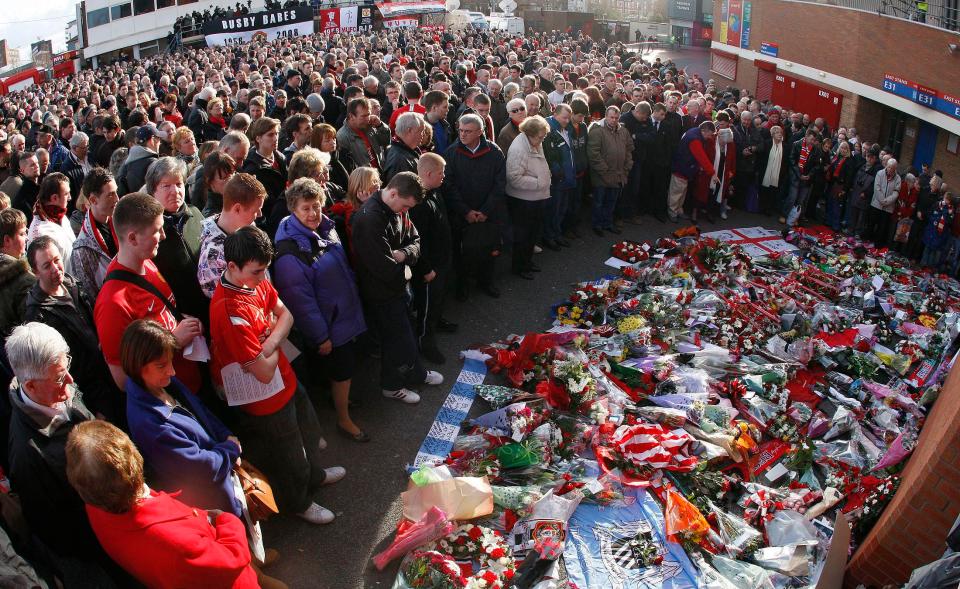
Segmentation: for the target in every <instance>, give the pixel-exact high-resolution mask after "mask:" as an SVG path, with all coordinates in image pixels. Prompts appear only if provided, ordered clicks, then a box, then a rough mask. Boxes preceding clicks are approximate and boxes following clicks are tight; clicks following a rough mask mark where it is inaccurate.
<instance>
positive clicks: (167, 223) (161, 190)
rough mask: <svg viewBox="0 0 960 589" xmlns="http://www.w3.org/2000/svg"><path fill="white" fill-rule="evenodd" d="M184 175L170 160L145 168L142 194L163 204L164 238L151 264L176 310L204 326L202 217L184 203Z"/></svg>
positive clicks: (175, 161)
mask: <svg viewBox="0 0 960 589" xmlns="http://www.w3.org/2000/svg"><path fill="white" fill-rule="evenodd" d="M186 172H187V166H186V164H184V163H183V162H182V161H181V160H179V159H177V158H173V157H162V158H160V159H158V160H157V161H155V162H153V163H152V164H150V167H149V168H147V175H146V182H145V184H144V192H146V193H147V194H149V195H151V196H153V197H154V198H155V199H157V201H158V202H159V203H160V204H161V205H163V232H164V238H163V240H162V241H160V245H159V247H158V248H157V255H156V257H155V258H154V260H153V261H154V263H155V264H156V265H157V270H159V271H160V274H161V275H162V276H163V277H164V278H165V279H166V280H167V282H168V283H169V284H170V289H171V290H172V291H173V296H174V299H175V300H176V301H177V309H178V310H179V311H180V312H181V313H183V314H184V315H190V316H191V317H196V318H198V319H200V321H201V322H202V323H203V324H204V325H206V324H207V318H208V317H209V315H210V300H209V299H208V298H207V297H206V296H205V295H204V294H203V291H201V290H200V283H198V282H197V266H198V265H199V263H200V232H201V230H202V225H203V214H202V213H201V212H200V209H198V208H197V207H195V206H192V205H188V204H186V202H185V200H184V192H185V189H184V183H185V182H186Z"/></svg>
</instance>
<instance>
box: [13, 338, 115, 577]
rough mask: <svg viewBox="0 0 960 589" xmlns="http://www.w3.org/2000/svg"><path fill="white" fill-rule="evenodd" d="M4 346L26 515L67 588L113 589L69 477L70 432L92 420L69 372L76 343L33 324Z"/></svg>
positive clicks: (18, 483) (16, 470)
mask: <svg viewBox="0 0 960 589" xmlns="http://www.w3.org/2000/svg"><path fill="white" fill-rule="evenodd" d="M5 349H6V353H7V359H8V361H9V362H10V366H11V367H12V368H13V373H14V375H15V376H16V379H15V380H14V381H13V383H12V384H11V386H10V404H11V406H12V412H13V413H12V415H11V417H10V448H9V453H10V485H11V487H12V489H13V490H14V491H16V492H17V494H18V495H19V496H20V501H21V504H22V507H23V516H24V518H25V519H26V521H27V523H28V524H29V525H30V530H31V532H32V534H33V535H34V536H35V538H36V540H37V542H38V543H39V544H40V545H41V546H42V548H43V552H45V553H46V555H47V556H49V557H50V560H51V561H52V563H53V565H54V567H55V569H56V573H57V576H58V577H60V578H61V580H62V581H63V584H64V585H65V586H68V587H70V586H78V587H80V586H82V587H115V586H117V585H118V583H117V582H116V581H115V580H114V579H111V578H110V576H109V575H107V573H105V572H104V568H103V565H106V566H110V565H109V558H107V556H106V555H105V554H104V553H103V551H102V549H101V548H100V544H99V542H97V538H96V536H94V534H93V531H92V530H91V529H90V524H89V523H88V521H87V516H86V513H85V512H84V507H83V501H82V500H81V499H80V497H79V496H78V495H77V493H76V492H75V491H74V490H73V488H72V487H71V486H70V484H69V483H68V482H67V474H66V462H65V460H64V448H65V446H66V442H67V436H68V435H69V434H70V432H71V431H72V430H73V428H74V427H75V426H76V425H77V424H78V423H82V422H84V421H88V420H91V419H93V415H92V414H91V413H90V411H89V410H88V409H87V408H86V406H85V405H84V404H83V400H82V395H81V394H80V391H79V390H77V387H76V386H75V385H74V382H73V377H72V376H71V375H70V361H71V359H70V348H69V347H68V346H67V342H66V341H65V340H64V339H63V336H62V335H60V333H59V332H57V330H56V329H54V328H53V327H50V326H49V325H44V324H42V323H36V322H34V323H27V324H25V325H21V326H19V327H17V328H16V329H14V330H13V332H12V333H11V334H10V337H9V338H7V342H6V346H5ZM111 569H113V567H111ZM121 586H123V585H121Z"/></svg>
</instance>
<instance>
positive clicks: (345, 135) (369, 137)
mask: <svg viewBox="0 0 960 589" xmlns="http://www.w3.org/2000/svg"><path fill="white" fill-rule="evenodd" d="M389 142H390V128H389V127H387V126H386V125H385V124H383V123H382V122H381V121H380V118H379V117H376V116H373V115H371V114H370V102H369V100H367V99H366V98H355V99H353V100H351V101H350V103H349V104H348V105H347V119H346V124H345V125H344V126H343V127H341V128H340V130H339V131H337V145H338V146H339V149H340V153H341V157H340V160H341V161H352V162H353V163H354V164H355V166H370V167H371V168H377V169H378V170H379V169H382V167H383V157H384V153H383V150H384V147H385V146H386V145H387V144H388V143H389ZM344 156H347V157H344Z"/></svg>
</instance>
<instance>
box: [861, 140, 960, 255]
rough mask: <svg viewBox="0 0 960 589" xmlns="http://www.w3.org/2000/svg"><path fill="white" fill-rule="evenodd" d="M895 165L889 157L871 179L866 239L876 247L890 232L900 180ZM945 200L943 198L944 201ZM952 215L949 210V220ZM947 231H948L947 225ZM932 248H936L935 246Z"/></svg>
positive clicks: (884, 242)
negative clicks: (871, 194)
mask: <svg viewBox="0 0 960 589" xmlns="http://www.w3.org/2000/svg"><path fill="white" fill-rule="evenodd" d="M897 165H898V164H897V160H895V159H894V158H892V157H891V158H890V159H888V160H887V163H886V164H884V167H883V170H881V171H880V172H877V175H876V177H875V178H874V180H873V198H872V199H871V200H870V209H869V210H868V211H867V230H866V233H867V236H868V239H871V240H872V241H873V242H874V245H875V246H876V247H883V246H884V245H886V243H887V237H888V235H887V234H888V233H889V232H890V216H891V214H892V213H893V210H894V208H896V206H897V199H898V198H899V197H900V185H901V183H902V180H901V178H900V174H898V173H897ZM946 202H947V201H946V200H944V203H946ZM947 204H949V203H947ZM952 215H953V213H952V212H951V213H950V222H952V221H953V216H952ZM948 225H949V224H948ZM947 232H948V233H949V226H948V231H947ZM928 234H929V228H928ZM924 245H927V243H926V241H924ZM928 247H929V246H928ZM933 249H935V250H936V249H937V247H934V248H933Z"/></svg>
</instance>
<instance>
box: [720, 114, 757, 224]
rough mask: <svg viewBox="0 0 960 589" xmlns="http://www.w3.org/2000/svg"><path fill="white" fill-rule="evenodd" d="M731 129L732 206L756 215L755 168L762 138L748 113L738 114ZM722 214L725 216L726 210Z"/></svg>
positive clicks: (751, 115)
mask: <svg viewBox="0 0 960 589" xmlns="http://www.w3.org/2000/svg"><path fill="white" fill-rule="evenodd" d="M732 128H733V138H734V142H735V143H736V151H737V158H736V159H737V161H736V170H737V172H736V173H737V175H736V178H735V179H734V181H733V188H734V197H733V206H734V207H736V208H743V209H745V210H747V211H748V212H751V213H758V212H760V199H759V191H758V189H757V168H758V164H759V163H760V158H759V155H760V152H761V151H762V149H763V136H762V133H761V132H760V128H759V127H757V126H755V125H754V124H753V113H751V112H750V111H745V112H742V113H740V117H739V120H738V121H737V123H736V124H734V125H733V127H732ZM723 213H724V214H725V213H726V210H724V211H723ZM724 218H726V217H724Z"/></svg>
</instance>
